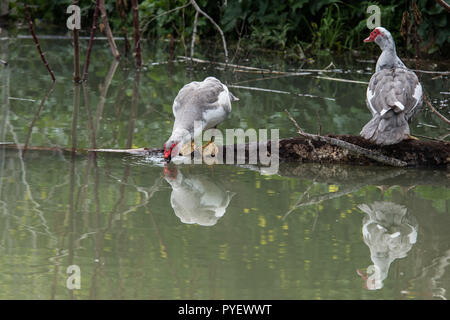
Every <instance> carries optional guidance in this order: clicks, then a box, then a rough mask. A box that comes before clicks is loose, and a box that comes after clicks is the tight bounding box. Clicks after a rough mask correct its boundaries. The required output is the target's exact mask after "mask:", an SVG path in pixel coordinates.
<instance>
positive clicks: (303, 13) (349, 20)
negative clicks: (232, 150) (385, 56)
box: [10, 0, 450, 58]
mask: <svg viewBox="0 0 450 320" xmlns="http://www.w3.org/2000/svg"><path fill="white" fill-rule="evenodd" d="M139 2H140V7H139V9H140V18H141V29H142V31H143V32H144V34H145V35H146V37H148V38H153V39H154V38H157V39H166V38H167V37H169V36H170V35H172V36H173V37H174V38H175V39H177V40H181V42H182V43H183V44H184V45H185V46H189V44H190V41H191V37H192V31H193V24H194V16H195V13H196V11H195V9H194V8H193V6H191V5H188V3H189V1H188V0H143V1H139ZM416 2H417V4H416V5H417V7H415V3H416ZM416 2H414V1H410V0H408V1H396V0H386V1H366V0H364V1H339V0H319V1H313V0H284V1H270V0H228V1H219V2H218V1H208V0H197V3H198V5H199V6H200V7H201V8H202V10H204V11H205V12H206V13H208V15H210V16H211V17H212V18H213V19H214V21H216V22H217V23H218V25H219V26H220V27H221V28H222V30H223V32H224V34H225V37H226V39H227V41H228V42H229V44H230V45H231V46H233V44H234V45H236V44H237V43H239V47H240V48H245V49H255V48H258V49H260V48H264V49H271V50H277V51H289V52H290V53H293V54H294V55H295V56H296V57H300V58H303V57H304V56H305V55H306V56H310V55H317V54H327V53H330V51H333V52H336V51H337V52H341V51H344V50H368V49H367V46H363V42H362V40H363V39H364V38H365V37H366V36H367V34H368V31H369V30H368V29H367V27H366V19H367V18H368V17H369V14H368V13H367V12H366V10H367V7H368V6H370V5H372V4H375V5H378V6H379V7H380V8H381V24H382V25H383V26H384V27H386V28H387V29H389V30H391V32H392V34H393V36H394V38H395V39H396V42H397V46H398V48H399V49H400V50H402V51H403V52H404V54H408V53H409V54H410V55H411V56H412V54H413V53H414V51H415V41H414V39H415V32H414V21H417V22H418V23H419V26H418V29H417V35H418V40H419V42H420V51H421V55H422V56H423V57H424V56H430V55H434V56H435V57H436V56H439V57H442V56H444V57H446V56H448V54H449V52H450V50H449V49H450V48H449V47H450V28H448V24H447V20H448V13H447V12H446V11H445V9H444V8H443V7H442V6H440V5H439V4H438V3H437V2H436V1H431V0H416ZM29 3H30V6H31V7H32V8H33V11H34V12H33V15H34V17H35V18H36V19H37V22H38V24H39V23H41V24H43V25H49V24H53V25H58V26H61V25H63V26H64V25H65V19H66V18H67V16H66V14H65V9H66V7H67V6H68V5H70V4H71V3H72V0H58V1H56V0H53V1H44V0H34V1H29ZM79 3H80V7H81V8H82V11H81V12H82V15H83V22H82V25H83V29H84V32H86V33H87V32H88V31H89V30H88V29H89V26H90V20H91V16H92V12H93V8H94V4H95V1H90V0H80V1H79ZM218 3H220V5H219V4H218ZM21 6H22V5H21V2H20V1H18V0H10V20H12V21H20V20H22V19H23V18H24V15H23V9H22V7H21ZM106 6H107V11H108V13H109V17H110V23H111V25H112V28H113V31H114V32H115V34H116V35H120V34H123V32H124V31H126V30H127V29H128V31H129V33H130V31H131V28H132V24H131V1H130V0H112V1H107V4H106ZM176 8H178V9H177V10H174V9H176ZM169 11H170V12H169ZM197 36H198V38H199V39H202V40H203V41H204V40H207V39H213V40H214V39H215V40H216V41H220V39H219V36H218V33H217V30H216V29H215V28H214V26H213V25H212V24H211V23H210V22H209V21H208V20H207V19H206V18H205V17H204V16H202V15H200V16H199V20H198V30H197Z"/></svg>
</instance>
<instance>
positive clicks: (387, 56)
mask: <svg viewBox="0 0 450 320" xmlns="http://www.w3.org/2000/svg"><path fill="white" fill-rule="evenodd" d="M378 45H379V46H380V48H381V50H382V51H383V52H382V53H381V55H380V57H379V58H378V61H377V65H376V72H378V71H380V70H382V69H392V68H397V67H405V65H404V64H403V62H402V61H401V60H400V58H399V57H398V56H397V51H396V49H395V43H394V40H393V39H392V38H390V37H389V38H385V39H383V41H381V42H379V43H378ZM405 68H406V67H405Z"/></svg>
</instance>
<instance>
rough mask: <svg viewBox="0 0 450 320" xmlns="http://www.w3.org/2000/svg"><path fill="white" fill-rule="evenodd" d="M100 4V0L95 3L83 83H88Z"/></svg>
mask: <svg viewBox="0 0 450 320" xmlns="http://www.w3.org/2000/svg"><path fill="white" fill-rule="evenodd" d="M99 2H100V0H97V1H96V2H95V9H94V17H93V19H92V28H91V36H90V38H89V46H88V49H87V52H86V60H85V62H84V70H83V81H86V79H87V75H88V70H89V59H90V57H91V50H92V44H93V42H94V35H95V29H97V17H98V12H99Z"/></svg>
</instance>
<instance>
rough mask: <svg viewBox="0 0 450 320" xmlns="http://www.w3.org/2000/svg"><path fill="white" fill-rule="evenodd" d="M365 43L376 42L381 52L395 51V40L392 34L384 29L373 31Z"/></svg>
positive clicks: (378, 28)
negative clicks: (385, 50)
mask: <svg viewBox="0 0 450 320" xmlns="http://www.w3.org/2000/svg"><path fill="white" fill-rule="evenodd" d="M364 42H375V43H376V44H377V45H378V46H379V47H380V48H381V50H384V49H389V48H393V49H395V43H394V38H392V35H391V33H390V32H389V31H388V30H386V29H385V28H383V27H377V28H375V29H373V31H372V32H371V33H370V35H369V36H368V37H367V38H365V39H364Z"/></svg>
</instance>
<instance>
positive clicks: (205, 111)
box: [164, 77, 239, 162]
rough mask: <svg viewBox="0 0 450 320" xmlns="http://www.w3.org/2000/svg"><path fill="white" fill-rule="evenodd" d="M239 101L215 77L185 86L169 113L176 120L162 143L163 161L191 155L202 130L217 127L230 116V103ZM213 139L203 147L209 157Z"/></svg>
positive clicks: (215, 147)
mask: <svg viewBox="0 0 450 320" xmlns="http://www.w3.org/2000/svg"><path fill="white" fill-rule="evenodd" d="M233 101H239V98H237V97H235V96H234V95H233V94H232V93H231V92H230V91H229V90H228V87H227V86H226V85H224V84H223V83H222V82H221V81H220V80H219V79H217V78H215V77H207V78H205V79H204V80H203V81H193V82H191V83H188V84H186V85H185V86H184V87H183V88H182V89H181V90H180V91H179V92H178V94H177V96H176V97H175V100H174V102H173V106H172V111H173V115H174V117H175V122H174V124H173V129H172V134H171V136H170V137H169V139H168V140H167V141H166V142H165V143H164V159H165V161H166V162H170V161H171V159H172V156H176V155H178V154H180V153H181V154H182V155H187V154H191V152H192V151H193V150H194V142H193V141H194V139H195V138H196V137H197V136H199V135H201V134H202V132H203V131H204V130H207V129H211V128H216V127H217V125H219V124H220V123H222V122H223V121H225V120H226V119H227V118H228V116H229V114H230V113H231V109H232V108H231V103H232V102H233ZM213 142H214V137H212V138H211V141H210V142H208V143H207V144H206V145H204V146H203V147H202V148H203V149H202V151H203V152H205V151H206V150H205V148H207V147H209V149H208V150H210V154H211V155H214V152H217V150H218V149H217V146H215V145H214V144H213Z"/></svg>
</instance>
